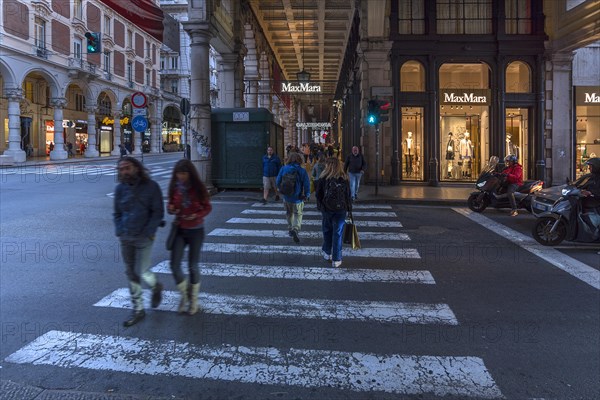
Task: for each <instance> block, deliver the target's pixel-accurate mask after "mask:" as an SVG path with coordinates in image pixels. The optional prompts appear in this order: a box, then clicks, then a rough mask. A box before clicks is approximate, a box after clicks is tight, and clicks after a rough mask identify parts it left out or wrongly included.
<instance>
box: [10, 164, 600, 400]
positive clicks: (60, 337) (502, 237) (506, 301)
mask: <svg viewBox="0 0 600 400" xmlns="http://www.w3.org/2000/svg"><path fill="white" fill-rule="evenodd" d="M173 163H174V157H172V156H168V155H167V156H161V157H154V158H152V159H151V160H148V161H147V166H148V167H149V168H150V170H151V171H152V173H153V176H154V177H155V178H156V180H157V181H158V182H159V184H160V185H161V187H163V188H166V185H167V182H168V179H169V176H170V167H171V166H172V164H173ZM57 168H58V167H57ZM63 168H64V167H63ZM0 173H2V174H1V175H0V179H1V181H0V182H1V189H0V205H1V212H0V222H1V228H0V233H1V238H2V242H1V257H2V266H1V269H0V320H1V335H2V337H1V339H0V345H1V347H0V375H1V379H2V396H1V398H9V396H13V397H12V398H32V399H33V398H35V396H38V395H40V393H44V394H45V395H47V396H48V397H47V398H57V399H58V398H61V399H62V398H90V399H91V398H111V397H107V396H109V395H110V396H114V398H137V397H135V396H157V397H164V398H190V399H191V398H193V399H224V398H235V399H256V398H261V399H284V398H285V399H288V398H294V399H326V398H327V399H342V398H343V399H346V398H348V399H398V398H426V399H433V398H455V399H464V398H477V399H478V398H508V399H596V398H600V382H599V379H598V376H600V296H599V289H600V288H599V287H598V270H599V269H600V256H598V255H597V253H596V252H597V251H598V250H597V249H596V248H593V247H592V246H586V245H574V244H565V245H563V246H561V247H560V248H559V249H558V250H556V249H540V246H536V245H532V244H531V243H530V242H528V241H527V236H528V233H529V229H530V227H531V223H532V220H533V217H531V216H529V215H523V214H522V215H519V216H518V217H515V218H510V217H508V215H507V213H506V212H500V211H496V210H489V211H486V212H485V213H484V214H483V218H482V216H479V215H475V216H473V215H472V214H471V213H469V212H468V211H467V210H465V209H464V208H450V207H432V206H423V207H420V206H414V205H410V206H409V205H403V204H393V205H387V206H386V205H383V204H366V203H360V204H359V205H357V207H356V209H355V218H356V220H357V225H358V227H359V231H360V233H361V238H362V245H363V246H362V247H363V248H362V249H361V250H358V251H351V250H349V249H347V248H345V249H344V259H343V265H342V267H341V268H340V269H333V268H331V267H330V266H329V265H328V264H327V263H325V262H324V261H323V260H322V258H321V256H320V239H319V231H320V222H319V216H318V213H317V212H316V210H315V209H314V208H313V207H314V204H310V203H309V204H308V205H307V208H306V215H305V217H304V225H303V231H302V232H301V235H300V237H301V243H299V244H295V243H293V242H292V240H291V239H290V238H289V237H287V232H286V226H285V224H282V220H283V219H284V215H283V213H282V207H281V205H280V204H275V203H270V204H268V205H267V206H262V205H260V204H258V203H257V202H256V201H252V199H251V198H252V197H255V198H256V199H258V198H260V194H258V193H255V194H252V193H247V192H246V193H243V194H239V195H236V194H235V193H231V194H222V195H217V196H215V198H214V200H213V203H214V204H213V205H214V210H213V212H212V214H211V215H210V216H209V218H208V220H207V222H206V227H205V230H206V233H207V236H206V241H205V245H204V250H203V254H202V266H201V270H202V275H203V277H202V287H201V292H202V294H201V306H202V307H203V312H202V313H200V314H198V315H196V316H194V317H189V316H179V315H177V314H176V313H175V312H173V307H174V304H175V305H176V302H177V297H176V294H175V293H171V292H172V291H174V290H175V284H174V281H173V278H172V277H171V275H170V274H169V269H168V262H167V260H168V258H169V254H168V252H167V251H166V250H165V248H164V240H165V238H166V235H167V230H166V229H161V230H159V233H158V236H157V238H156V243H155V246H154V249H153V254H152V260H153V263H154V264H155V265H156V266H155V271H156V272H157V273H158V274H159V277H160V280H161V281H162V282H163V283H164V285H165V288H166V290H167V292H166V293H165V300H164V301H163V304H162V305H161V307H160V308H159V309H158V310H149V311H148V313H147V317H146V319H145V320H144V321H143V322H141V323H140V324H138V325H136V326H134V327H132V328H123V327H122V321H123V320H124V319H125V317H126V316H127V315H128V314H129V309H128V307H129V301H128V294H127V291H126V287H127V282H126V278H125V274H124V272H123V266H122V260H121V258H120V254H119V250H118V241H117V240H116V239H115V237H114V232H113V225H112V217H111V213H112V197H111V195H112V191H113V189H114V186H115V177H114V175H113V174H114V163H102V162H101V161H97V162H88V163H83V164H81V166H80V167H79V166H69V167H68V168H67V169H66V170H65V169H61V170H58V169H54V170H52V169H51V167H44V168H42V169H38V170H37V171H36V170H27V171H25V170H23V171H20V172H15V173H9V172H8V170H3V171H0ZM171 294H172V296H171ZM52 396H55V397H52ZM119 396H125V397H119ZM127 396H131V397H127ZM140 398H141V397H140ZM144 398H145V397H144Z"/></svg>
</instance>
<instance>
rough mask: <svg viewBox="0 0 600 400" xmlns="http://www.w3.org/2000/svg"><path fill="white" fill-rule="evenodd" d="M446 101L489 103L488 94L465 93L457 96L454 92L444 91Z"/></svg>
mask: <svg viewBox="0 0 600 400" xmlns="http://www.w3.org/2000/svg"><path fill="white" fill-rule="evenodd" d="M444 102H445V103H487V97H486V96H475V94H474V93H463V95H462V96H457V95H455V94H454V93H444Z"/></svg>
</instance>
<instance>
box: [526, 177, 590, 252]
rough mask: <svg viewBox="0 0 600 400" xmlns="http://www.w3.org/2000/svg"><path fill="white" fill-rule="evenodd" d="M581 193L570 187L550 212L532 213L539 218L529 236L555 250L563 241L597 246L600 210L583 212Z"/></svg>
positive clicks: (578, 188) (568, 186)
mask: <svg viewBox="0 0 600 400" xmlns="http://www.w3.org/2000/svg"><path fill="white" fill-rule="evenodd" d="M582 198H583V195H582V194H581V189H580V187H578V186H577V185H576V184H569V185H567V186H565V187H564V188H563V189H562V196H561V197H559V198H558V200H556V201H555V202H554V204H553V205H552V207H550V210H549V211H545V212H542V213H534V215H535V216H536V217H537V218H538V220H537V221H536V223H535V225H534V226H533V229H532V230H531V234H532V235H533V238H534V239H535V240H536V241H537V242H538V243H540V244H542V245H544V246H556V245H558V244H560V243H561V242H562V241H563V240H570V241H574V242H585V243H592V242H600V210H598V208H589V209H584V208H583V206H582V201H581V200H582Z"/></svg>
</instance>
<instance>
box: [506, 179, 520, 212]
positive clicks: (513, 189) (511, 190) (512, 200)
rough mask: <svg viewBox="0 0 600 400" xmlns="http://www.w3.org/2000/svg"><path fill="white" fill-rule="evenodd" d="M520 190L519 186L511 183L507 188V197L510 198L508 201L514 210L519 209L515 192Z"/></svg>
mask: <svg viewBox="0 0 600 400" xmlns="http://www.w3.org/2000/svg"><path fill="white" fill-rule="evenodd" d="M518 188H519V185H517V184H516V183H511V184H509V185H508V186H507V187H506V195H507V197H508V201H509V202H510V207H511V208H512V209H513V210H516V209H517V201H516V200H515V192H516V191H517V189H518Z"/></svg>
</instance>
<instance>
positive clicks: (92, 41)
mask: <svg viewBox="0 0 600 400" xmlns="http://www.w3.org/2000/svg"><path fill="white" fill-rule="evenodd" d="M85 37H86V39H87V52H88V54H94V53H100V32H86V33H85Z"/></svg>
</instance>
